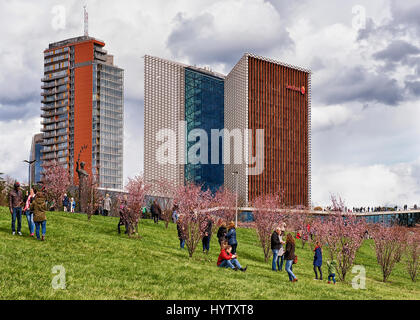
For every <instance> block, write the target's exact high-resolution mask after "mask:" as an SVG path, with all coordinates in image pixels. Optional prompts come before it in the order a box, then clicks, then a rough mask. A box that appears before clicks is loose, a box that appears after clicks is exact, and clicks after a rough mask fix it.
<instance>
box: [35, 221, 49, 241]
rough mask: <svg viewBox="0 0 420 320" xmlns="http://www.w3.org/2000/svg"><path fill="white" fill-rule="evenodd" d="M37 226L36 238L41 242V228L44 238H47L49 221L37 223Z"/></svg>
mask: <svg viewBox="0 0 420 320" xmlns="http://www.w3.org/2000/svg"><path fill="white" fill-rule="evenodd" d="M35 226H36V238H37V239H38V240H39V239H40V237H39V228H40V227H42V236H45V233H46V232H47V220H44V221H41V222H35Z"/></svg>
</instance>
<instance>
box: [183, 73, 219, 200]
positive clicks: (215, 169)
mask: <svg viewBox="0 0 420 320" xmlns="http://www.w3.org/2000/svg"><path fill="white" fill-rule="evenodd" d="M185 121H186V129H187V137H188V136H189V134H190V132H191V131H192V130H194V129H202V130H204V131H205V132H206V133H207V137H208V146H207V147H208V164H202V163H198V164H192V163H191V161H189V160H190V159H188V156H187V164H186V165H185V180H187V181H191V182H194V183H196V184H201V185H203V188H204V189H207V188H209V189H210V190H211V191H212V192H215V191H217V189H219V188H220V187H221V186H223V182H224V172H223V171H224V167H223V161H222V160H223V159H222V157H223V150H222V146H223V145H222V142H221V138H220V139H219V140H220V141H219V143H218V145H219V159H218V161H217V164H213V163H212V161H211V130H212V129H217V130H222V129H223V128H224V79H223V78H219V77H216V76H212V75H209V74H205V73H202V72H200V71H197V70H194V69H191V68H185ZM198 140H199V138H197V140H196V141H189V140H188V139H187V150H190V148H191V147H192V146H193V145H194V144H196V143H197V142H198ZM213 143H214V141H213Z"/></svg>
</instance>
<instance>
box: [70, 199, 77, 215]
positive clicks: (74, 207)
mask: <svg viewBox="0 0 420 320" xmlns="http://www.w3.org/2000/svg"><path fill="white" fill-rule="evenodd" d="M75 209H76V201H74V198H71V201H70V212H72V213H74V210H75Z"/></svg>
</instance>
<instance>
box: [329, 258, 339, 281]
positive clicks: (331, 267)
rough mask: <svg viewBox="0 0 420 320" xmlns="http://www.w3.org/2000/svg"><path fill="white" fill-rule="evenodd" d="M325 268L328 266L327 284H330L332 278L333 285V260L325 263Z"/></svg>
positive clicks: (334, 265)
mask: <svg viewBox="0 0 420 320" xmlns="http://www.w3.org/2000/svg"><path fill="white" fill-rule="evenodd" d="M327 266H328V283H331V278H332V280H333V281H334V284H335V271H336V267H337V262H336V261H335V260H332V261H331V262H329V261H327Z"/></svg>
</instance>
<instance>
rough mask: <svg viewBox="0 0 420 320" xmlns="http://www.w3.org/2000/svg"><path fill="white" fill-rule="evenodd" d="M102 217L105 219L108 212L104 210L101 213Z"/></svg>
mask: <svg viewBox="0 0 420 320" xmlns="http://www.w3.org/2000/svg"><path fill="white" fill-rule="evenodd" d="M102 215H103V216H105V217H107V216H108V210H106V209H104V210H103V211H102Z"/></svg>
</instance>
